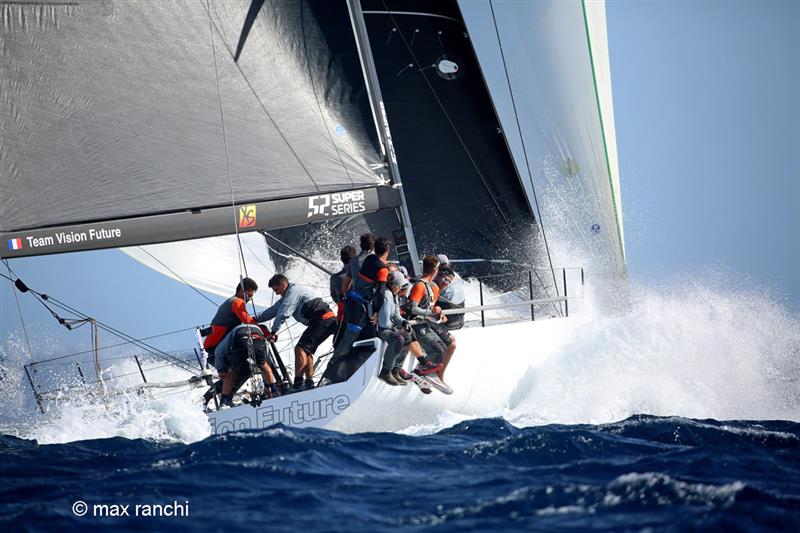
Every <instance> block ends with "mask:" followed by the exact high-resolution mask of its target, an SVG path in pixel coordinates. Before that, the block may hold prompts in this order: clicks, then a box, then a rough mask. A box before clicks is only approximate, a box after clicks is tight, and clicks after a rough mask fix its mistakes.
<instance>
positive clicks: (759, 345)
mask: <svg viewBox="0 0 800 533" xmlns="http://www.w3.org/2000/svg"><path fill="white" fill-rule="evenodd" d="M632 292H634V293H635V294H638V301H636V302H634V304H633V307H632V309H631V310H630V312H628V313H626V314H625V315H623V316H616V317H606V318H596V319H591V320H587V321H585V322H583V323H582V324H580V325H579V327H578V328H577V329H576V330H575V332H574V335H572V336H571V341H570V342H568V343H567V344H566V345H565V346H563V349H562V350H561V351H560V353H558V354H557V355H556V356H555V357H552V358H550V359H549V360H548V361H546V362H545V363H544V364H543V365H542V366H540V367H538V368H536V369H531V370H529V371H528V372H527V373H526V375H525V376H523V377H522V379H521V380H520V382H519V385H518V386H517V389H516V391H515V394H514V395H512V397H511V398H510V399H509V409H510V412H509V419H510V420H511V421H513V422H514V423H516V424H521V425H530V424H536V423H546V422H565V423H603V422H612V421H615V420H621V419H623V418H626V417H628V416H630V415H633V414H637V413H647V414H653V415H679V416H685V417H692V418H716V419H720V420H724V419H738V420H741V419H789V420H800V358H798V355H800V319H798V317H797V316H792V315H791V314H790V313H789V312H788V311H787V310H786V309H784V308H782V307H780V306H777V305H776V304H775V303H774V301H773V300H771V299H769V298H767V297H766V296H764V295H763V294H760V293H757V292H755V291H749V292H748V291H740V292H734V291H729V292H722V291H720V290H718V289H714V288H710V287H708V286H704V285H702V284H700V283H694V284H682V285H681V286H680V287H679V288H673V289H666V290H662V291H654V290H652V289H639V290H636V291H632Z"/></svg>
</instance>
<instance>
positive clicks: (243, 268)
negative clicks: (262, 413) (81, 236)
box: [206, 0, 316, 394]
mask: <svg viewBox="0 0 800 533" xmlns="http://www.w3.org/2000/svg"><path fill="white" fill-rule="evenodd" d="M206 11H207V13H208V31H209V37H210V39H211V54H212V57H213V59H214V75H215V77H216V80H217V98H218V100H219V119H220V124H221V125H222V141H223V143H224V144H225V164H226V166H227V169H228V186H229V188H230V192H231V211H232V215H233V230H234V233H235V235H236V242H237V245H238V247H239V260H240V262H239V283H240V286H241V288H242V296H243V297H244V298H245V304H246V302H247V300H246V298H247V295H246V294H245V288H244V278H245V277H248V276H247V263H246V262H245V258H244V249H243V248H242V238H241V236H240V235H239V224H238V220H237V216H236V198H235V194H234V190H233V175H232V173H231V159H230V153H229V151H228V136H227V133H226V130H225V112H224V110H223V107H222V89H221V87H220V83H219V68H218V67H217V52H216V47H215V46H214V25H213V23H212V21H211V6H210V5H209V0H206ZM223 42H224V39H223ZM234 63H236V62H235V61H234ZM237 68H238V64H237ZM248 85H249V82H248ZM265 111H266V109H265ZM271 118H272V117H270V119H271ZM275 127H276V128H277V125H275ZM281 135H282V134H281ZM287 144H289V143H288V141H287ZM290 148H291V147H290ZM299 160H300V159H299V158H298V161H299ZM301 165H302V162H301ZM304 168H305V167H304ZM309 177H310V174H309ZM312 181H313V178H312ZM315 185H316V183H315ZM250 303H251V305H252V307H253V316H255V315H256V304H255V302H254V301H252V300H251V302H250ZM247 354H248V356H249V357H248V362H249V363H250V379H249V381H250V387H251V392H253V393H254V394H255V393H256V392H257V390H256V389H257V384H256V381H255V376H256V374H257V372H256V371H257V369H256V365H255V346H254V344H253V335H252V333H251V330H250V328H247Z"/></svg>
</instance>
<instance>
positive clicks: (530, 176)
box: [489, 0, 559, 296]
mask: <svg viewBox="0 0 800 533" xmlns="http://www.w3.org/2000/svg"><path fill="white" fill-rule="evenodd" d="M489 9H491V11H492V22H493V23H494V31H495V34H496V35H497V46H498V47H499V48H500V57H501V59H502V60H503V70H504V72H505V75H506V83H507V84H508V92H509V94H510V96H511V106H512V108H513V110H514V118H515V120H516V122H517V131H518V132H519V138H520V142H521V143H522V153H523V155H524V156H525V166H526V167H527V169H528V179H529V180H530V182H531V190H532V191H533V202H534V204H536V214H537V216H538V217H539V228H540V229H541V230H542V240H543V241H544V247H545V251H546V252H547V260H548V262H549V263H550V272H551V273H552V274H553V285H554V287H555V291H556V296H559V292H558V282H557V281H556V271H555V269H554V268H553V258H552V256H551V255H550V246H549V244H548V243H547V234H546V233H545V231H544V222H543V221H542V212H541V210H540V209H539V199H538V198H537V196H536V187H534V184H533V173H532V172H531V164H530V161H529V159H528V150H527V149H526V148H525V141H524V140H523V138H522V127H521V126H520V123H519V115H518V114H517V104H516V101H515V99H514V90H513V89H512V87H511V78H510V77H509V75H508V65H506V56H505V52H504V51H503V43H502V42H501V40H500V30H499V29H498V27H497V18H496V17H495V14H494V3H493V1H492V0H489ZM537 277H538V274H537ZM546 291H547V289H545V292H546ZM548 296H549V294H548Z"/></svg>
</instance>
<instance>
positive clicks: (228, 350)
mask: <svg viewBox="0 0 800 533" xmlns="http://www.w3.org/2000/svg"><path fill="white" fill-rule="evenodd" d="M248 359H252V362H253V363H255V366H256V367H257V368H258V369H260V370H261V377H262V378H263V380H264V398H265V399H267V398H273V397H276V396H280V392H279V391H278V386H277V384H276V383H275V376H274V375H273V373H272V369H271V368H270V367H269V365H268V364H267V341H266V339H265V338H264V333H263V332H262V331H261V328H259V327H258V326H254V325H249V324H242V325H239V326H236V327H235V328H233V330H232V331H231V332H230V334H229V335H226V337H225V339H224V340H223V341H222V342H221V343H219V345H218V346H217V350H216V367H217V371H218V372H219V375H220V376H221V377H222V378H223V381H222V383H223V384H222V398H221V401H220V404H221V405H223V406H228V407H230V406H231V405H232V398H233V395H234V394H236V391H238V390H239V389H240V388H241V386H242V385H244V382H245V381H247V380H248V379H249V378H250V376H252V370H251V361H250V360H248ZM209 392H211V391H209ZM206 396H207V399H206V403H208V400H209V399H210V396H209V393H208V392H206Z"/></svg>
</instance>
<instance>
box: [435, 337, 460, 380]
mask: <svg viewBox="0 0 800 533" xmlns="http://www.w3.org/2000/svg"><path fill="white" fill-rule="evenodd" d="M431 329H432V330H433V332H434V333H436V335H437V336H438V337H439V338H440V339H441V340H442V342H443V343H444V344H445V346H447V349H446V350H445V352H444V356H443V357H442V369H441V370H439V379H441V380H442V381H444V371H445V370H446V369H447V365H449V364H450V359H451V358H452V357H453V353H454V352H455V351H456V338H455V337H454V336H453V335H451V334H450V332H449V331H447V330H446V329H445V328H444V327H442V326H437V325H433V326H432V327H431Z"/></svg>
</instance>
